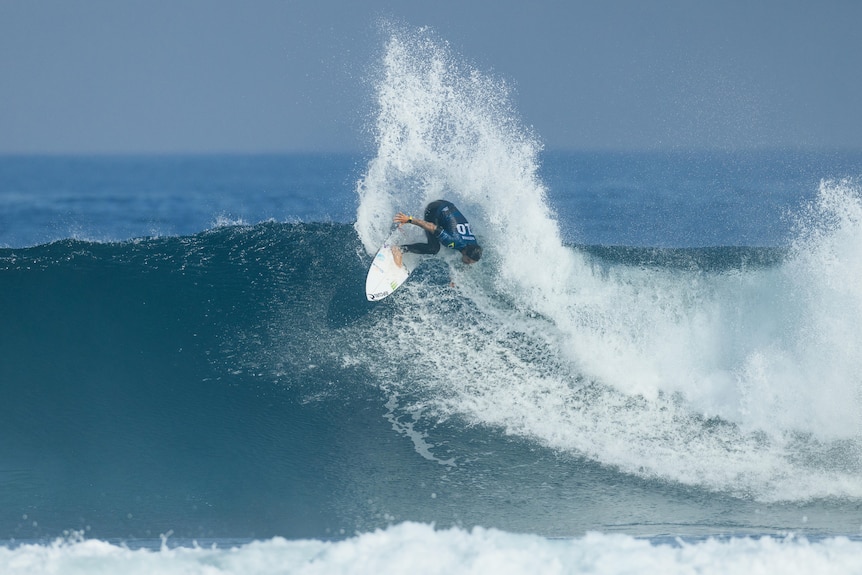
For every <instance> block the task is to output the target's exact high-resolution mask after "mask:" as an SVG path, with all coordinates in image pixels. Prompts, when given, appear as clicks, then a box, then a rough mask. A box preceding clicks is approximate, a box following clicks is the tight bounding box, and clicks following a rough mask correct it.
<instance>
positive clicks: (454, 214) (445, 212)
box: [401, 200, 479, 254]
mask: <svg viewBox="0 0 862 575" xmlns="http://www.w3.org/2000/svg"><path fill="white" fill-rule="evenodd" d="M424 220H425V221H426V222H431V223H432V224H434V225H435V226H437V227H436V228H435V229H434V233H431V232H429V231H427V230H426V231H425V237H427V238H428V243H424V244H421V243H420V244H409V245H406V246H401V250H402V251H404V252H413V253H414V254H436V253H437V252H439V251H440V244H443V245H444V246H446V247H447V248H452V249H453V250H458V251H461V250H463V249H464V248H465V247H467V246H469V245H474V246H478V245H479V243H478V242H477V241H476V236H474V235H473V232H471V231H470V222H468V221H467V218H465V217H464V216H463V215H462V214H461V212H460V211H458V208H456V207H455V204H453V203H452V202H447V201H446V200H437V201H434V202H431V203H430V204H428V207H426V208H425V217H424Z"/></svg>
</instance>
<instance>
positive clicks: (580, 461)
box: [0, 30, 862, 573]
mask: <svg viewBox="0 0 862 575" xmlns="http://www.w3.org/2000/svg"><path fill="white" fill-rule="evenodd" d="M372 80H373V82H372V84H373V86H374V89H375V92H374V97H375V99H376V102H377V109H376V114H375V115H374V116H373V117H372V118H370V122H371V124H372V126H373V129H372V133H373V134H374V140H373V142H370V143H369V146H370V147H369V151H368V153H365V154H342V155H329V156H324V155H293V156H277V155H270V156H169V157H4V158H0V245H2V246H3V247H2V249H0V317H2V318H3V321H2V322H0V326H2V327H0V350H2V361H0V386H2V401H0V437H2V442H0V540H2V541H3V546H2V547H0V572H3V573H42V572H54V573H100V572H105V573H111V572H117V571H118V570H120V569H122V570H123V571H127V572H130V573H134V572H141V573H153V572H159V573H173V572H177V573H283V572H289V573H316V572H327V573H339V572H346V573H378V572H384V573H385V572H405V571H407V570H408V569H409V570H411V571H415V572H419V573H425V572H427V573H457V572H487V573H507V572H513V573H514V572H526V571H536V570H538V571H541V572H549V573H553V572H592V573H630V572H647V571H651V572H662V573H676V572H679V573H689V572H703V573H726V572H739V571H742V570H743V569H745V570H754V571H757V570H761V571H763V572H775V573H796V572H825V571H826V570H827V569H828V570H829V572H830V573H844V572H846V573H852V572H859V571H860V569H862V565H860V563H861V562H862V560H860V557H862V553H860V551H862V543H860V541H859V538H860V534H862V510H860V504H862V468H860V467H862V458H860V456H861V455H862V454H860V449H862V443H860V437H862V436H860V433H862V430H860V394H859V390H860V383H862V376H860V374H862V352H860V349H862V346H860V343H862V331H860V330H862V328H860V326H862V287H860V286H862V284H860V281H859V280H860V278H862V241H860V238H862V188H860V185H859V180H858V178H859V177H860V175H862V154H859V153H838V152H832V153H826V152H819V153H814V152H803V151H799V150H770V151H758V152H739V151H723V152H704V151H694V150H671V151H663V152H638V153H634V152H630V153H611V152H591V153H586V152H564V151H556V150H544V149H543V148H542V146H541V135H540V134H535V133H533V131H531V130H530V129H528V128H526V127H525V125H526V122H525V121H524V120H522V119H521V118H520V117H519V115H518V112H517V109H516V106H515V104H514V101H515V98H514V97H513V95H512V94H511V93H510V90H509V88H508V86H507V84H506V83H505V82H504V81H503V80H501V79H499V78H496V77H493V76H491V75H489V74H487V73H484V72H482V71H478V70H475V69H473V68H471V67H470V66H469V65H467V64H465V63H464V61H463V59H461V58H460V57H458V56H457V55H455V54H453V53H452V52H451V50H450V49H449V48H448V47H447V46H446V43H445V42H444V41H441V40H440V39H438V38H436V37H434V35H433V33H431V32H429V31H427V30H422V31H410V30H393V31H391V34H390V36H389V37H388V39H387V41H386V44H385V49H384V50H383V57H382V60H381V62H380V63H379V65H378V66H377V68H376V75H375V76H374V78H372ZM438 198H447V199H450V200H452V201H454V202H455V203H456V204H457V205H458V206H459V207H460V208H461V209H462V211H463V212H464V213H465V215H466V216H467V217H468V218H469V219H470V221H471V224H472V227H473V229H474V230H475V231H476V233H477V235H478V237H479V240H480V242H481V243H482V244H483V246H484V248H485V256H484V257H483V260H482V261H481V262H480V263H479V264H477V265H475V266H470V267H466V266H463V265H462V264H460V263H459V261H458V260H457V258H453V257H452V256H451V254H449V255H447V254H445V253H441V254H440V255H439V256H437V257H434V258H429V259H428V261H427V262H426V263H425V264H423V266H422V267H420V268H419V270H417V271H416V273H415V274H414V275H413V276H412V277H411V279H410V281H409V282H408V284H407V285H405V286H404V287H403V288H402V289H401V290H399V291H398V292H396V294H394V295H393V296H391V297H390V298H388V299H387V300H385V301H384V302H379V303H369V302H367V301H365V298H364V294H363V293H362V286H363V282H364V277H365V272H366V270H367V267H368V265H369V262H370V254H372V253H374V251H376V249H377V247H379V244H380V243H381V242H382V240H383V238H384V237H385V236H386V235H387V234H388V232H389V230H390V227H391V225H392V224H391V218H392V215H393V214H394V213H395V212H396V211H399V210H401V211H406V212H408V213H414V214H420V213H421V210H422V208H423V206H424V205H425V203H427V202H429V201H432V200H435V199H438Z"/></svg>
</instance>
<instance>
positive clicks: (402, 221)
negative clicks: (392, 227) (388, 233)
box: [392, 212, 413, 225]
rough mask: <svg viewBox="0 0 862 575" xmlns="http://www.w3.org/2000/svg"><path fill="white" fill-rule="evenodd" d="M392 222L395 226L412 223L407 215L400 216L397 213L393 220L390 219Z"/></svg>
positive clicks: (411, 219)
mask: <svg viewBox="0 0 862 575" xmlns="http://www.w3.org/2000/svg"><path fill="white" fill-rule="evenodd" d="M392 221H393V222H395V223H396V224H401V225H403V224H406V223H409V222H411V221H413V218H411V217H410V216H408V215H407V214H402V213H401V212H398V213H397V214H396V215H395V217H394V218H392Z"/></svg>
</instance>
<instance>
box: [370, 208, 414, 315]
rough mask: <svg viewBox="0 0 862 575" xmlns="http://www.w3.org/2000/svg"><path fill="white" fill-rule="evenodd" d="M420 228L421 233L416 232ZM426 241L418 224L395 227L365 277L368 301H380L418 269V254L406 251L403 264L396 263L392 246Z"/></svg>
mask: <svg viewBox="0 0 862 575" xmlns="http://www.w3.org/2000/svg"><path fill="white" fill-rule="evenodd" d="M416 230H419V232H420V233H419V234H417V233H416ZM421 241H424V233H422V231H421V229H419V228H418V227H417V226H410V225H403V226H399V227H397V228H395V231H393V232H392V233H391V234H390V235H389V237H388V238H386V241H385V242H383V247H381V248H380V250H379V251H378V252H377V255H375V256H374V259H373V260H372V261H371V267H370V268H368V275H367V276H366V277H365V297H366V298H368V301H379V300H382V299H383V298H385V297H386V296H388V295H391V294H392V292H394V291H395V290H397V289H398V288H399V287H401V284H403V283H404V282H405V281H407V278H408V277H410V273H411V272H412V271H413V270H414V269H416V265H417V264H418V263H419V261H420V256H419V255H417V254H412V253H406V254H403V255H402V258H401V259H402V261H401V265H400V266H399V265H398V264H396V263H395V256H394V255H393V253H392V246H399V245H404V244H410V243H415V242H421Z"/></svg>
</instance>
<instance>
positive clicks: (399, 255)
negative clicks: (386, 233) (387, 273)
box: [391, 246, 404, 268]
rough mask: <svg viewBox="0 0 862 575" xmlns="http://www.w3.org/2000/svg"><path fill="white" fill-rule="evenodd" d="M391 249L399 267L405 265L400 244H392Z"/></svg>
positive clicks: (393, 258)
mask: <svg viewBox="0 0 862 575" xmlns="http://www.w3.org/2000/svg"><path fill="white" fill-rule="evenodd" d="M391 249H392V260H393V261H394V262H395V265H396V266H398V267H399V268H400V267H403V263H402V262H403V261H404V259H403V257H402V255H403V254H402V253H401V248H399V247H398V246H392V248H391Z"/></svg>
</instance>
